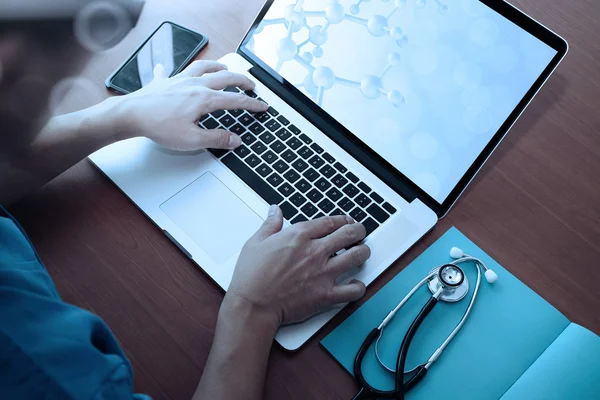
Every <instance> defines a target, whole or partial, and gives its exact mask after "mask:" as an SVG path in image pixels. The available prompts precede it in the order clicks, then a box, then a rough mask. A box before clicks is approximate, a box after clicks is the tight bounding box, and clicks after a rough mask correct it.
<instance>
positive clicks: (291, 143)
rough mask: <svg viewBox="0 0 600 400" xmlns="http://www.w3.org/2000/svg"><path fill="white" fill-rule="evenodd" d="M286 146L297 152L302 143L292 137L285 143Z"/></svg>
mask: <svg viewBox="0 0 600 400" xmlns="http://www.w3.org/2000/svg"><path fill="white" fill-rule="evenodd" d="M287 145H288V146H290V147H291V148H292V149H293V150H298V149H299V148H300V147H301V146H302V142H301V141H299V140H298V139H296V138H295V137H293V138H291V139H290V140H288V141H287Z"/></svg>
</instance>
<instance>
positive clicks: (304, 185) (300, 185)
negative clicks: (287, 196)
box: [294, 179, 311, 193]
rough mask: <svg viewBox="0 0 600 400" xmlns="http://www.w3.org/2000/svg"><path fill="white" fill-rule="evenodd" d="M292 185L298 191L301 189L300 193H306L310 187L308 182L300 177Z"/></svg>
mask: <svg viewBox="0 0 600 400" xmlns="http://www.w3.org/2000/svg"><path fill="white" fill-rule="evenodd" d="M294 187H295V188H296V189H298V190H299V191H301V192H302V193H306V192H308V190H309V189H310V188H311V186H310V183H308V182H307V181H306V180H304V179H301V180H299V181H298V182H297V183H296V184H295V185H294Z"/></svg>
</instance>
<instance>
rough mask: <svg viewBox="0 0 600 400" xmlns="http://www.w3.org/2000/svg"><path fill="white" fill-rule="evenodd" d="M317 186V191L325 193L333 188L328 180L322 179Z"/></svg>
mask: <svg viewBox="0 0 600 400" xmlns="http://www.w3.org/2000/svg"><path fill="white" fill-rule="evenodd" d="M315 186H316V187H317V189H319V190H320V191H322V192H324V191H326V190H327V189H329V188H330V187H331V183H330V182H329V181H328V180H326V179H324V178H321V179H319V180H318V181H317V183H315Z"/></svg>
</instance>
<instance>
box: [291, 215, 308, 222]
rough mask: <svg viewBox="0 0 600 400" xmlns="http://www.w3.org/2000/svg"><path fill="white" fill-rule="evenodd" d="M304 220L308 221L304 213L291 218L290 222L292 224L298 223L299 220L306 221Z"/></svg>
mask: <svg viewBox="0 0 600 400" xmlns="http://www.w3.org/2000/svg"><path fill="white" fill-rule="evenodd" d="M306 221H308V219H307V218H306V217H305V216H304V215H302V214H300V215H298V216H297V217H296V218H294V219H293V220H291V221H290V224H292V225H294V224H299V223H300V222H306Z"/></svg>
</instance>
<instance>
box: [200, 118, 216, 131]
mask: <svg viewBox="0 0 600 400" xmlns="http://www.w3.org/2000/svg"><path fill="white" fill-rule="evenodd" d="M202 127H204V128H206V129H216V128H218V127H219V123H218V122H217V120H215V119H214V118H209V119H207V120H206V121H204V122H203V123H202Z"/></svg>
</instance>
